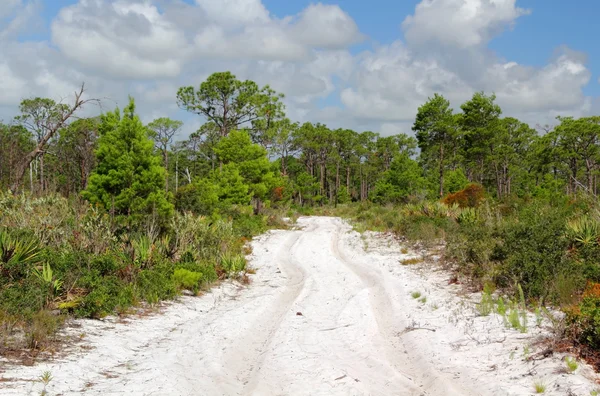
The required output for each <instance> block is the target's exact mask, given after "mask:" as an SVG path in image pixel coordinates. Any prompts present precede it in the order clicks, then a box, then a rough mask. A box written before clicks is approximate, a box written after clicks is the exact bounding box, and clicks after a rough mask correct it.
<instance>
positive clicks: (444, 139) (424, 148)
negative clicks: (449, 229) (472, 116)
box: [412, 94, 458, 197]
mask: <svg viewBox="0 0 600 396" xmlns="http://www.w3.org/2000/svg"><path fill="white" fill-rule="evenodd" d="M455 120H456V118H455V117H454V116H453V110H452V108H451V107H450V102H449V101H448V100H447V99H445V98H444V97H443V96H441V95H438V94H435V95H434V96H433V98H429V100H428V101H427V102H426V103H425V104H424V105H422V106H421V107H419V110H418V111H417V117H416V119H415V123H414V125H413V127H412V129H413V131H415V132H416V136H417V141H418V144H419V148H420V149H421V156H422V159H423V160H424V162H425V163H434V164H437V169H438V174H439V195H440V197H442V196H444V172H445V168H446V162H447V157H449V155H448V152H449V151H450V148H451V147H453V146H455V141H456V140H457V139H458V128H457V124H456V123H455Z"/></svg>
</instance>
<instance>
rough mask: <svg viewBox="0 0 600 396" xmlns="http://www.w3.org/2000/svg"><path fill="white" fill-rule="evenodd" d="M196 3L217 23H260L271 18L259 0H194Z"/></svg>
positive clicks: (266, 21)
mask: <svg viewBox="0 0 600 396" xmlns="http://www.w3.org/2000/svg"><path fill="white" fill-rule="evenodd" d="M196 3H197V4H198V5H199V6H200V7H201V8H202V9H203V10H204V11H205V12H206V14H207V16H208V18H209V19H210V20H212V21H215V22H217V23H225V24H229V25H246V24H260V23H268V22H270V19H271V18H270V16H269V11H267V9H266V8H265V6H264V5H263V4H262V2H261V0H217V1H215V0H196Z"/></svg>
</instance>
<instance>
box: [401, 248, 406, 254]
mask: <svg viewBox="0 0 600 396" xmlns="http://www.w3.org/2000/svg"><path fill="white" fill-rule="evenodd" d="M400 253H402V254H408V249H407V248H405V247H403V248H402V249H400Z"/></svg>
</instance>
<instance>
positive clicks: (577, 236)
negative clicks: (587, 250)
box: [566, 215, 600, 246]
mask: <svg viewBox="0 0 600 396" xmlns="http://www.w3.org/2000/svg"><path fill="white" fill-rule="evenodd" d="M566 234H567V237H568V238H569V239H570V241H571V243H573V244H577V245H581V246H589V245H595V244H598V241H599V239H600V222H599V221H598V220H597V219H595V218H593V217H591V216H589V215H584V216H581V217H578V218H575V219H572V220H570V221H568V222H567V232H566Z"/></svg>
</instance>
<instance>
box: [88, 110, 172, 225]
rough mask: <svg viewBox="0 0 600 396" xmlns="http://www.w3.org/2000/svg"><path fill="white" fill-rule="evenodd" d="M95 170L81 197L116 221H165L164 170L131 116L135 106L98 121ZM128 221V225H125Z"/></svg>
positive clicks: (136, 119)
mask: <svg viewBox="0 0 600 396" xmlns="http://www.w3.org/2000/svg"><path fill="white" fill-rule="evenodd" d="M101 121H102V122H101V126H100V128H99V131H100V133H101V136H100V138H99V140H98V148H97V150H96V159H97V162H98V166H97V168H96V169H95V170H94V172H93V173H92V175H91V176H90V179H89V184H88V187H87V189H86V190H84V191H83V192H82V196H83V197H84V198H85V199H87V200H88V201H90V202H92V203H95V204H101V205H103V206H104V207H105V208H106V209H107V210H109V211H110V212H111V213H112V214H113V215H115V216H116V217H117V218H119V219H121V220H124V219H125V216H132V217H139V216H144V215H153V216H157V218H166V217H167V216H168V215H169V214H171V212H172V210H173V205H172V204H171V203H170V202H169V200H168V199H167V195H166V193H165V177H166V171H165V168H164V167H163V166H162V165H161V162H162V161H161V159H160V157H159V156H157V155H155V154H154V143H153V142H152V140H151V139H150V138H149V136H148V131H147V129H146V128H145V127H144V125H143V124H142V122H141V121H140V119H139V117H138V116H137V115H136V114H135V103H134V101H133V99H132V98H130V101H129V105H128V106H127V107H126V108H125V109H124V111H123V115H121V113H120V111H119V109H116V110H115V111H114V112H111V113H108V114H105V115H103V116H102V118H101ZM129 222H130V221H128V223H129Z"/></svg>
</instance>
